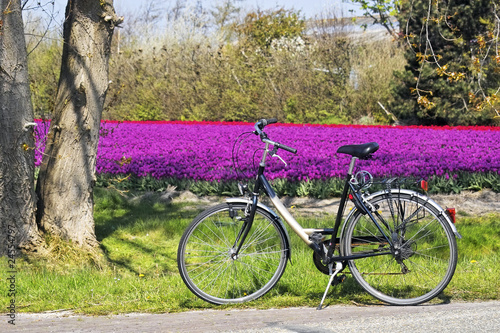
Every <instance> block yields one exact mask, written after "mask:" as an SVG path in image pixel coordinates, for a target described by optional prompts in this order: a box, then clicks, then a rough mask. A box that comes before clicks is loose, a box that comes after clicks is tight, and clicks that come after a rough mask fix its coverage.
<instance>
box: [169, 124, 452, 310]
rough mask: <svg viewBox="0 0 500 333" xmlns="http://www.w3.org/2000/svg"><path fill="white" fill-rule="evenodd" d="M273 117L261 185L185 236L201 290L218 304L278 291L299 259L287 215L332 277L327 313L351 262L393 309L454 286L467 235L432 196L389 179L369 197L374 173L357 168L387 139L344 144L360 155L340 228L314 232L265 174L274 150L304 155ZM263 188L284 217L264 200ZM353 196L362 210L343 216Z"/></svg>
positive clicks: (188, 267) (184, 260)
mask: <svg viewBox="0 0 500 333" xmlns="http://www.w3.org/2000/svg"><path fill="white" fill-rule="evenodd" d="M272 123H276V119H268V120H266V119H262V120H260V121H258V122H257V123H256V124H255V131H254V133H255V134H256V135H258V136H259V138H260V140H261V141H262V142H263V143H264V144H265V149H264V153H263V156H262V159H261V161H260V164H259V167H258V171H257V174H256V181H255V186H254V188H253V190H252V191H250V190H249V189H248V188H247V187H246V186H241V188H240V190H241V192H242V197H241V198H230V199H227V200H226V202H225V203H223V204H219V205H216V206H215V207H212V208H209V209H207V210H206V211H204V212H202V213H201V214H199V215H198V216H197V217H196V218H195V219H194V220H193V221H192V222H191V224H190V225H189V226H188V227H187V229H186V230H185V232H184V235H183V236H182V238H181V241H180V244H179V248H178V254H177V262H178V267H179V272H180V274H181V276H182V279H183V280H184V282H185V284H186V285H187V287H188V288H189V289H190V290H191V291H192V292H193V293H194V294H195V295H196V296H198V297H200V298H201V299H203V300H205V301H207V302H210V303H214V304H225V303H240V302H246V301H250V300H254V299H256V298H258V297H261V296H262V295H264V294H266V293H267V292H268V291H269V290H270V289H271V288H273V286H274V285H276V283H277V282H278V281H279V279H280V277H281V276H282V274H283V272H284V271H285V268H286V265H287V261H288V260H289V259H290V255H291V248H290V239H289V235H288V233H287V229H286V228H285V225H284V223H283V220H284V221H285V222H286V223H287V224H288V225H289V227H290V229H291V230H293V232H295V233H296V234H297V235H298V236H299V237H300V238H301V239H302V240H303V241H304V242H305V243H306V244H307V245H308V246H309V247H310V248H311V249H312V250H313V251H314V254H313V260H314V263H315V265H316V267H317V268H318V269H319V270H320V271H321V272H323V273H325V274H327V275H329V276H330V278H329V280H328V284H327V287H326V290H325V293H324V295H323V298H322V300H321V303H320V305H319V307H318V309H321V307H322V304H323V302H324V300H325V297H326V295H327V292H328V290H329V288H330V286H331V285H332V284H336V283H338V282H341V281H342V280H343V279H344V278H345V275H343V274H340V273H341V272H342V271H343V270H344V269H345V268H346V267H349V271H350V272H351V274H352V276H354V278H355V279H356V281H357V282H358V283H359V284H360V285H361V286H362V287H363V288H364V289H365V290H366V291H367V292H368V293H370V294H371V295H372V296H374V297H376V298H377V299H379V300H381V301H383V302H386V303H389V304H393V305H417V304H420V303H424V302H427V301H429V300H431V299H432V298H434V297H436V296H437V295H438V294H439V293H440V292H442V291H443V290H444V289H445V288H446V286H447V285H448V283H449V282H450V281H451V279H452V277H453V274H454V272H455V267H456V264H457V244H456V239H455V238H456V237H457V238H461V236H460V234H459V233H458V231H457V229H456V227H455V225H454V221H452V217H451V216H450V214H449V213H448V212H447V211H446V210H444V209H443V208H441V207H440V206H439V205H438V204H437V203H436V202H434V201H433V200H432V199H430V198H429V197H427V196H426V195H424V194H421V193H419V192H416V191H412V190H407V189H402V188H400V186H393V185H394V184H395V183H397V181H394V179H390V180H387V181H385V183H384V184H385V185H384V189H382V190H380V191H378V192H376V193H373V194H370V193H368V191H367V189H368V187H369V186H370V185H371V184H372V183H373V178H372V177H371V175H370V174H369V173H368V172H366V171H361V172H358V173H357V174H353V173H354V166H355V163H356V161H357V160H358V159H367V158H369V157H370V156H371V155H372V154H373V153H375V152H376V151H377V149H378V148H379V146H378V144H377V143H375V142H371V143H366V144H361V145H347V146H342V147H340V148H338V151H337V152H338V153H341V154H348V155H351V156H352V158H351V162H350V164H349V167H348V172H347V178H346V180H345V187H344V190H343V194H342V197H341V202H340V206H339V209H338V213H337V217H336V219H335V224H334V225H333V226H332V228H317V229H304V228H303V227H302V226H301V225H300V224H299V223H298V222H297V221H296V220H295V218H294V217H293V216H292V215H291V214H290V212H289V211H288V210H287V209H286V207H285V206H284V205H283V203H282V202H281V201H280V199H279V198H278V197H277V195H276V193H275V191H274V190H273V188H272V186H271V184H270V183H269V182H268V180H267V179H266V176H265V169H266V159H267V158H268V157H269V156H272V157H273V156H277V152H278V150H280V149H281V150H285V151H288V152H290V153H296V152H297V150H296V149H294V148H291V147H288V146H286V145H283V144H281V143H278V142H274V141H271V140H270V139H269V137H268V136H267V134H266V133H265V132H264V127H265V126H266V125H268V124H272ZM277 157H279V156H277ZM280 159H281V158H280ZM262 192H263V193H265V194H266V195H267V196H268V197H269V198H270V201H271V202H272V204H273V205H274V207H275V208H276V210H277V212H278V213H279V214H280V215H281V217H280V216H279V215H278V214H276V213H275V212H274V211H273V210H271V209H270V208H269V207H267V206H265V205H263V204H262V203H260V202H259V196H260V194H261V193H262ZM348 200H351V201H352V202H353V203H354V209H352V210H351V211H350V213H349V214H348V216H347V217H346V218H345V221H344V222H343V221H342V216H343V214H344V210H345V207H346V202H347V201H348ZM342 222H343V223H342Z"/></svg>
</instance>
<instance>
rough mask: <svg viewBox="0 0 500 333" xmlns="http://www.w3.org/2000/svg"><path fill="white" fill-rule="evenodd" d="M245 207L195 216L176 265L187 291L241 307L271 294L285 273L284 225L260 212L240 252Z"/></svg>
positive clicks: (226, 206)
mask: <svg viewBox="0 0 500 333" xmlns="http://www.w3.org/2000/svg"><path fill="white" fill-rule="evenodd" d="M245 209H246V205H245V204H227V203H225V204H221V205H218V206H215V207H213V208H211V209H208V210H206V211H205V212H203V213H201V214H200V215H198V217H196V218H195V219H194V220H193V222H191V224H190V225H189V226H188V228H187V229H186V231H185V232H184V235H183V236H182V238H181V241H180V244H179V249H178V253H177V264H178V267H179V272H180V274H181V277H182V279H183V280H184V282H185V284H186V285H187V287H188V288H189V289H190V290H191V291H192V292H193V293H194V294H195V295H196V296H198V297H200V298H201V299H203V300H205V301H207V302H210V303H213V304H225V303H241V302H246V301H251V300H254V299H256V298H259V297H261V296H263V295H264V294H266V293H267V292H268V291H269V290H270V289H271V288H272V287H273V286H274V285H275V284H276V283H277V282H278V280H279V279H280V277H281V275H282V274H283V272H284V271H285V267H286V263H287V258H288V253H287V251H288V242H287V240H286V235H285V231H284V230H283V228H282V227H281V225H280V223H279V222H278V221H276V220H275V219H273V218H272V216H271V215H270V214H269V213H268V212H266V211H265V210H263V209H260V208H258V209H257V211H256V213H255V218H254V221H253V224H252V227H251V229H250V231H249V233H248V235H247V237H246V240H245V243H244V244H243V246H242V247H241V250H240V251H239V253H237V254H236V253H235V252H236V245H237V244H235V241H236V239H238V237H239V236H240V235H241V233H242V230H243V229H242V228H243V225H244V223H245Z"/></svg>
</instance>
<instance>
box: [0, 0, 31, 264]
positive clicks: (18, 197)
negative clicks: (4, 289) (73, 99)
mask: <svg viewBox="0 0 500 333" xmlns="http://www.w3.org/2000/svg"><path fill="white" fill-rule="evenodd" d="M30 123H33V106H32V104H31V97H30V87H29V81H28V67H27V55H26V42H25V40H24V28H23V19H22V16H21V2H20V1H9V0H0V255H6V254H7V255H9V257H12V256H15V253H17V251H18V249H25V250H28V251H32V250H34V249H36V248H37V246H38V245H39V244H40V236H39V233H38V229H37V225H36V222H35V191H34V165H35V163H34V159H35V155H34V139H33V125H32V124H30Z"/></svg>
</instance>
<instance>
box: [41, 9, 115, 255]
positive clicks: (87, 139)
mask: <svg viewBox="0 0 500 333" xmlns="http://www.w3.org/2000/svg"><path fill="white" fill-rule="evenodd" d="M116 23H119V19H118V18H117V17H116V14H115V12H114V9H113V1H112V0H106V1H104V0H68V5H67V7H66V20H65V22H64V32H63V35H64V36H63V37H64V47H63V55H62V64H61V75H60V79H59V85H58V92H57V97H56V106H55V110H54V114H53V117H52V120H51V124H50V130H49V133H48V135H47V143H46V148H45V155H44V158H43V161H42V165H41V167H40V174H39V178H38V184H37V194H38V211H37V221H38V225H39V227H40V228H41V229H42V230H44V231H45V232H48V233H50V234H53V235H57V236H59V237H61V238H63V239H66V240H71V241H73V242H75V243H78V244H79V245H81V246H83V247H86V246H95V245H97V241H96V237H95V232H94V218H93V187H94V183H95V167H96V153H97V144H98V140H99V129H100V123H101V115H102V110H103V105H104V99H105V96H106V91H107V89H108V60H109V55H110V46H111V38H112V35H113V30H114V27H115V24H116Z"/></svg>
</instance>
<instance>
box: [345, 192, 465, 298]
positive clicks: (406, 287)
mask: <svg viewBox="0 0 500 333" xmlns="http://www.w3.org/2000/svg"><path fill="white" fill-rule="evenodd" d="M369 202H370V204H371V205H373V206H374V207H375V209H376V212H374V216H376V219H377V221H379V223H380V225H381V227H382V228H383V230H384V231H386V232H387V234H388V235H389V237H391V241H392V242H393V244H394V245H393V246H391V245H390V244H389V243H388V242H387V240H385V239H384V238H383V237H382V234H381V232H380V231H379V230H378V229H377V228H376V226H375V224H374V223H373V221H372V220H371V219H370V218H369V216H368V215H363V214H362V213H361V212H360V211H355V212H354V213H353V214H352V217H351V218H349V220H348V221H347V222H346V223H347V225H346V229H345V233H344V235H343V237H342V245H341V249H342V251H343V254H344V255H353V254H359V253H361V252H364V253H367V252H382V251H388V250H390V251H391V254H389V255H381V256H374V257H367V258H362V259H355V260H350V261H349V269H350V271H351V273H352V275H353V276H354V278H355V279H356V281H357V282H358V283H359V284H360V285H361V286H362V287H363V288H364V289H365V290H366V291H367V292H368V293H369V294H371V295H372V296H374V297H375V298H377V299H379V300H381V301H383V302H386V303H389V304H392V305H417V304H421V303H424V302H427V301H429V300H431V299H433V298H434V297H436V296H437V295H439V293H441V292H442V291H443V290H444V289H445V288H446V286H447V285H448V283H449V282H450V281H451V279H452V277H453V274H454V272H455V268H456V265H457V244H456V240H455V236H454V234H453V232H452V230H451V228H450V226H449V224H448V222H447V221H446V219H445V217H444V216H443V215H442V214H443V213H442V212H440V211H439V210H438V209H437V208H436V207H435V206H434V205H432V204H430V203H429V202H428V201H427V200H426V199H425V197H423V196H419V194H418V193H414V194H410V193H408V192H406V193H400V192H398V191H397V190H396V191H392V192H391V193H390V194H389V193H387V192H385V193H384V194H381V195H378V196H375V197H373V198H372V199H371V200H370V201H369ZM382 220H385V223H386V225H384V223H383V222H382Z"/></svg>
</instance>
